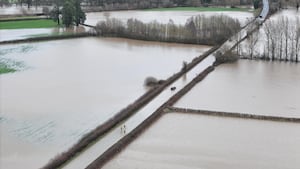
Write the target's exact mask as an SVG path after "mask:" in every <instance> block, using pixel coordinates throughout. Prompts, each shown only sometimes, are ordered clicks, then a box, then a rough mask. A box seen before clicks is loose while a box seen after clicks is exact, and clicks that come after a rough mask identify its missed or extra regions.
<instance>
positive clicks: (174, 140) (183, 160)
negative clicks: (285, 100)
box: [103, 113, 300, 169]
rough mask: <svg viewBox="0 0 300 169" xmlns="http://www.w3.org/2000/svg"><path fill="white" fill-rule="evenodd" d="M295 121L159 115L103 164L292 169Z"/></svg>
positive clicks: (299, 135) (299, 129) (112, 168)
mask: <svg viewBox="0 0 300 169" xmlns="http://www.w3.org/2000/svg"><path fill="white" fill-rule="evenodd" d="M299 140H300V125H299V124H295V123H278V122H269V121H258V120H244V119H236V118H220V117H213V116H202V115H195V114H177V113H171V114H166V115H164V116H162V117H161V118H160V119H159V120H158V121H157V122H155V123H154V124H153V125H152V126H151V127H150V128H149V129H147V130H145V132H144V133H143V134H141V135H140V136H139V137H138V138H137V139H136V140H135V141H133V142H132V143H130V145H129V146H127V147H126V148H125V149H124V150H123V151H122V152H121V153H119V154H118V155H117V156H116V157H115V158H114V159H112V160H111V161H110V162H108V163H107V164H106V165H105V166H104V167H103V168H104V169H119V168H122V169H132V168H139V169H146V168H151V169H161V168H164V169H191V168H219V169H240V168H243V169H253V168H264V169H282V168H286V169H297V168H298V167H299V165H300V161H299V160H298V159H299V156H300V149H299V148H298V147H300V142H299Z"/></svg>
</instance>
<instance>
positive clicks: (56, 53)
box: [0, 38, 210, 169]
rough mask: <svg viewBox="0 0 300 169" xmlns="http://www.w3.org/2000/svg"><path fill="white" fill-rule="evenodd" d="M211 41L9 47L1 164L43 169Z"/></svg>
mask: <svg viewBox="0 0 300 169" xmlns="http://www.w3.org/2000/svg"><path fill="white" fill-rule="evenodd" d="M209 48H210V47H209V46H198V45H180V44H167V43H152V42H142V41H134V40H126V39H117V38H115V39H113V38H80V39H72V40H59V41H51V42H39V43H25V44H16V45H1V46H0V51H1V54H0V58H2V59H11V60H14V61H17V62H22V63H24V65H25V68H24V69H23V70H21V71H17V72H15V73H8V74H1V75H0V78H1V85H0V93H1V94H0V100H1V115H0V129H1V138H0V139H1V140H0V143H1V152H0V153H1V158H0V160H1V161H0V164H1V168H11V169H14V168H22V167H24V166H26V168H39V167H41V166H42V165H44V164H46V162H48V161H49V160H50V159H51V158H52V157H54V156H55V155H56V154H58V153H60V152H62V151H65V150H67V149H68V148H69V147H70V146H71V145H72V144H74V143H75V142H76V141H77V140H78V139H79V138H81V137H82V136H83V135H84V134H85V133H87V132H88V131H90V130H91V129H93V128H95V127H96V126H97V125H99V124H101V123H103V122H104V121H106V120H107V119H109V118H110V117H112V116H113V115H114V114H115V113H116V112H118V111H119V110H121V109H122V108H124V107H126V106H127V105H128V104H129V103H131V102H133V101H134V100H135V99H136V98H138V97H139V96H141V95H142V94H143V93H145V92H146V91H147V89H146V88H145V87H144V86H143V82H144V79H145V78H146V77H147V76H154V77H156V78H158V79H165V78H167V77H169V76H170V75H172V74H173V73H174V72H176V71H179V70H180V69H181V66H182V62H183V61H191V60H192V59H193V58H194V57H195V56H198V55H200V54H201V53H203V52H204V51H206V50H208V49H209Z"/></svg>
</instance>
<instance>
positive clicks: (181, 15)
mask: <svg viewBox="0 0 300 169" xmlns="http://www.w3.org/2000/svg"><path fill="white" fill-rule="evenodd" d="M196 15H205V16H216V15H226V16H230V17H232V18H235V19H238V20H239V21H240V22H241V25H245V24H246V23H247V20H248V19H250V18H253V17H254V16H253V13H251V12H227V11H226V12H225V11H224V12H195V11H163V12H160V11H138V10H134V11H114V12H94V13H87V20H86V22H85V23H86V24H89V25H96V24H97V22H99V21H104V20H106V18H108V17H109V18H118V19H120V20H122V21H123V22H126V21H127V20H128V19H130V18H135V19H138V20H141V21H143V22H145V23H148V22H151V21H153V20H156V21H158V22H160V23H168V22H169V20H170V19H172V20H173V22H174V23H175V24H185V23H186V20H187V19H188V18H190V17H192V16H196Z"/></svg>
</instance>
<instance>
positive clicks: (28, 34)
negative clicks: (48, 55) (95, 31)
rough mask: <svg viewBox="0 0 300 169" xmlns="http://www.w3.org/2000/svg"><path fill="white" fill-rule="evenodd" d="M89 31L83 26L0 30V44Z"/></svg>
mask: <svg viewBox="0 0 300 169" xmlns="http://www.w3.org/2000/svg"><path fill="white" fill-rule="evenodd" d="M89 30H91V29H90V28H88V27H84V26H79V27H70V28H36V29H0V42H1V41H10V40H20V39H27V38H34V37H44V36H51V35H63V34H75V33H83V32H88V31H89Z"/></svg>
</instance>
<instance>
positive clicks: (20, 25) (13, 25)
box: [0, 19, 57, 29]
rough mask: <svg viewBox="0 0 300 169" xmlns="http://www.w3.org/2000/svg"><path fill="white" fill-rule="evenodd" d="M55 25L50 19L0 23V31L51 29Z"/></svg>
mask: <svg viewBox="0 0 300 169" xmlns="http://www.w3.org/2000/svg"><path fill="white" fill-rule="evenodd" d="M53 27H57V23H56V22H54V21H53V20H50V19H41V20H24V21H7V22H1V24H0V29H26V28H53Z"/></svg>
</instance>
